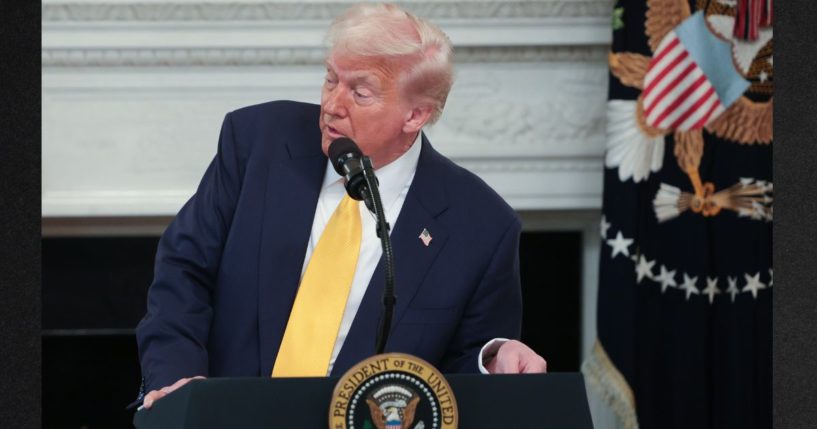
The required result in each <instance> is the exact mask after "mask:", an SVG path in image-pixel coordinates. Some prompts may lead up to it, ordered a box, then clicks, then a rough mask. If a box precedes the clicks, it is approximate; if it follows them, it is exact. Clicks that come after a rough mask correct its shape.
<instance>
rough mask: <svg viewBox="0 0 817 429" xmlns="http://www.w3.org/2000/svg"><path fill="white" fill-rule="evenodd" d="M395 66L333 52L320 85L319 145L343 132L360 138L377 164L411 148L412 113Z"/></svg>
mask: <svg viewBox="0 0 817 429" xmlns="http://www.w3.org/2000/svg"><path fill="white" fill-rule="evenodd" d="M401 95H402V94H401V91H400V88H399V85H398V83H397V74H396V72H394V71H392V70H389V69H388V68H387V67H385V66H384V64H382V63H380V62H377V61H375V60H372V59H365V58H360V57H357V58H355V57H345V56H342V55H337V54H335V55H331V56H330V57H329V59H327V61H326V79H325V81H324V83H323V89H322V91H321V117H320V127H321V135H322V139H321V148H322V149H323V152H324V154H328V151H329V144H330V143H332V142H333V141H334V140H335V139H337V138H339V137H348V138H350V139H352V140H354V141H355V143H357V145H358V146H359V147H360V150H361V151H362V152H363V154H364V155H367V156H369V157H371V159H372V162H373V163H374V166H375V168H379V167H382V166H384V165H386V164H388V163H390V162H391V161H394V160H395V159H397V158H398V157H399V156H400V155H402V154H403V153H404V152H405V151H407V150H408V149H409V147H410V146H411V143H412V141H413V140H411V138H413V137H414V135H416V134H414V132H411V133H409V134H407V133H406V131H411V130H404V126H405V123H406V120H407V119H408V118H409V116H410V114H411V108H410V106H409V104H408V103H407V102H406V101H405V100H404V97H402V96H401Z"/></svg>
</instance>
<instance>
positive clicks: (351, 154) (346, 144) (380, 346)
mask: <svg viewBox="0 0 817 429" xmlns="http://www.w3.org/2000/svg"><path fill="white" fill-rule="evenodd" d="M329 159H330V161H331V162H332V166H333V167H334V168H335V171H336V172H337V173H338V174H340V175H341V176H343V178H344V179H346V180H345V182H346V183H345V186H346V192H347V193H348V194H349V196H350V197H351V198H354V199H355V200H358V201H360V200H363V201H364V202H365V203H366V207H367V208H368V209H369V211H371V212H372V213H373V214H374V215H375V218H376V219H377V227H376V228H375V230H376V232H377V236H378V237H379V238H380V245H381V247H382V248H383V257H384V262H385V273H386V285H385V288H384V289H383V314H382V317H381V319H380V329H378V331H377V340H376V343H375V354H381V353H383V352H384V350H385V348H386V342H387V341H388V339H389V332H390V331H391V322H392V318H393V316H394V305H395V304H396V303H397V297H396V296H395V295H394V278H395V276H394V251H393V249H392V245H391V238H390V237H389V224H388V222H386V215H385V212H384V210H383V203H382V202H381V201H380V190H379V189H378V181H377V176H375V174H374V167H373V166H372V161H371V160H370V159H369V157H368V156H364V155H363V152H361V151H360V148H358V146H357V144H356V143H355V142H354V141H352V140H351V139H349V138H346V137H341V138H339V139H335V140H334V141H332V143H331V144H330V145H329Z"/></svg>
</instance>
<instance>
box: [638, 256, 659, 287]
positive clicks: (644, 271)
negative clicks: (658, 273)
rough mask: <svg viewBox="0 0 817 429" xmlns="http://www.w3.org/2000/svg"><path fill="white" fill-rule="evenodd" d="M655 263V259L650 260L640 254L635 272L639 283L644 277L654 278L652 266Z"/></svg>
mask: <svg viewBox="0 0 817 429" xmlns="http://www.w3.org/2000/svg"><path fill="white" fill-rule="evenodd" d="M654 265H655V260H652V261H648V260H647V259H646V258H645V257H644V255H639V260H638V265H636V266H635V273H636V275H637V276H638V278H637V279H636V281H635V282H636V283H637V284H641V280H643V279H644V277H646V278H648V279H652V277H653V276H652V267H653V266H654Z"/></svg>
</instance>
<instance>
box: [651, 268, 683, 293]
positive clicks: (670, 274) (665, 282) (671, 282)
mask: <svg viewBox="0 0 817 429" xmlns="http://www.w3.org/2000/svg"><path fill="white" fill-rule="evenodd" d="M653 280H655V281H656V282H658V283H661V293H664V292H665V291H666V290H667V286H669V287H675V286H678V283H675V270H672V271H667V268H666V267H665V266H663V265H661V274H659V275H658V277H656V278H654V279H653Z"/></svg>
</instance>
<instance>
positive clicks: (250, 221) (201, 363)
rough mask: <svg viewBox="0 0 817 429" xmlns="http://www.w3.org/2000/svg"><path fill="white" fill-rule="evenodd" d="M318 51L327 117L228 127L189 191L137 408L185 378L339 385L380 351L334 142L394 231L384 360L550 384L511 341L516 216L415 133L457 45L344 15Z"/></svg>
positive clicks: (230, 118)
mask: <svg viewBox="0 0 817 429" xmlns="http://www.w3.org/2000/svg"><path fill="white" fill-rule="evenodd" d="M328 40H329V43H330V49H329V54H328V56H327V60H326V66H327V74H326V80H325V82H324V85H323V89H322V95H321V105H320V106H315V105H309V104H303V103H296V102H288V101H280V102H272V103H266V104H261V105H257V106H250V107H246V108H243V109H239V110H237V111H234V112H232V113H230V114H228V115H227V116H226V118H225V120H224V124H223V126H222V130H221V136H220V139H219V146H218V151H217V154H216V156H215V158H214V160H213V162H212V163H211V164H210V166H209V167H208V169H207V171H206V172H205V174H204V177H203V178H202V181H201V184H200V185H199V187H198V189H197V191H196V194H195V195H194V196H193V197H192V198H191V199H190V200H189V201H188V202H187V204H185V206H184V207H183V208H182V209H181V211H180V212H179V214H178V215H177V217H176V219H175V220H174V221H173V222H172V223H171V225H170V226H169V227H168V229H167V230H166V231H165V233H164V234H163V236H162V239H161V241H160V243H159V248H158V251H157V256H156V266H155V277H154V281H153V284H152V285H151V288H150V291H149V295H148V313H147V315H146V316H145V317H144V319H143V320H142V322H141V323H140V324H139V326H138V328H137V340H138V343H139V353H140V361H141V366H142V372H143V375H144V377H145V381H144V387H145V390H147V391H150V393H148V394H147V395H146V396H145V398H144V403H145V406H147V407H149V406H151V405H152V403H153V401H155V400H156V399H158V398H161V397H162V396H164V395H166V394H167V393H169V392H172V391H173V390H175V389H176V388H178V387H179V386H181V385H183V384H184V383H186V382H187V381H188V380H190V379H192V378H194V377H207V376H269V375H272V376H315V375H327V374H332V375H340V374H342V373H343V372H344V371H346V370H347V369H348V368H350V367H351V366H352V365H354V364H355V363H356V362H358V361H359V360H362V359H363V358H365V357H368V356H370V355H371V354H373V353H374V341H375V336H376V327H377V326H378V318H379V316H380V313H381V311H380V296H381V293H382V290H383V284H384V276H383V266H382V260H381V259H382V258H381V250H380V243H379V239H378V238H377V237H376V235H375V233H374V221H373V220H372V219H371V217H370V216H369V214H368V212H367V211H366V208H365V206H364V205H362V204H358V203H357V202H355V201H353V200H351V199H349V198H348V197H344V189H343V182H342V179H341V177H340V176H338V175H337V174H336V173H335V172H334V170H333V169H332V167H331V165H330V164H329V162H328V161H327V157H326V154H327V151H328V147H329V145H330V143H331V142H332V141H334V140H335V139H337V138H340V137H348V138H351V139H352V140H354V141H355V142H357V144H358V145H359V146H360V149H361V150H362V152H363V153H364V154H366V155H368V156H369V157H370V158H371V159H372V161H373V164H374V166H375V168H376V174H377V176H378V179H379V181H380V186H381V193H382V197H383V198H382V199H383V205H384V211H385V214H386V217H387V220H388V222H389V223H390V225H392V227H393V228H392V233H391V239H392V242H393V247H394V254H395V258H396V273H397V281H396V294H397V297H398V301H397V307H396V310H395V315H394V322H393V328H392V331H391V335H390V338H389V342H388V343H387V345H386V351H387V352H405V353H410V354H413V355H416V356H419V357H421V358H423V359H425V360H427V361H429V362H430V363H432V364H433V365H435V366H437V367H438V368H439V369H440V370H442V371H443V372H478V371H482V372H496V373H515V372H543V371H545V361H544V359H542V358H541V357H540V356H538V355H536V354H535V353H534V352H533V351H532V350H530V349H529V348H527V347H526V346H525V345H524V344H522V343H520V342H518V341H515V340H512V339H513V338H517V337H518V336H519V332H520V325H521V311H522V310H521V291H520V283H519V259H518V242H519V234H520V221H519V219H518V217H517V216H516V214H515V213H514V211H513V210H512V209H511V208H510V207H509V206H508V205H507V204H506V203H505V202H504V201H503V200H502V199H501V198H500V197H499V196H498V195H497V194H496V193H495V192H494V191H493V190H491V189H490V188H489V187H488V186H487V185H486V184H485V183H484V182H483V181H482V180H480V179H479V178H477V177H476V176H474V175H473V174H471V173H470V172H468V171H466V170H464V169H462V168H460V167H458V166H456V165H455V164H453V163H452V162H451V161H449V160H448V159H446V158H445V157H443V156H442V155H440V154H439V153H437V152H436V151H435V150H434V149H433V148H432V147H431V144H430V143H429V141H428V139H426V138H425V136H424V135H423V134H422V128H423V126H425V125H427V124H431V123H433V122H434V121H436V120H437V118H438V117H439V115H440V114H441V113H442V109H443V106H444V104H445V99H446V97H447V95H448V91H449V89H450V87H451V84H452V82H453V78H452V69H451V54H452V48H451V44H450V41H449V40H448V38H447V37H446V36H445V34H443V33H442V31H440V30H439V29H438V28H437V27H435V26H433V25H432V24H430V23H428V22H426V21H425V20H422V19H419V18H416V17H414V16H412V15H410V14H407V13H406V12H403V11H402V10H400V9H398V8H396V7H394V6H391V5H368V6H356V7H353V8H351V9H350V10H349V11H348V12H347V13H346V14H344V15H343V16H341V17H340V18H339V19H337V20H336V21H335V22H334V23H333V25H332V27H331V28H330V32H329V37H328ZM344 210H345V211H344ZM341 213H346V214H341ZM344 216H345V217H344ZM342 222H346V223H342ZM339 225H340V226H339ZM347 225H354V227H351V226H347ZM349 231H353V232H352V233H349ZM335 234H347V235H351V236H352V238H353V239H349V238H348V237H347V238H344V239H342V240H336V241H338V242H341V243H343V245H349V244H350V243H351V244H353V246H352V247H349V248H351V249H353V250H351V251H346V250H343V251H341V250H339V249H340V248H338V247H331V246H332V245H331V243H332V242H333V241H332V240H333V238H330V236H332V237H334V235H335ZM352 242H353V243H352ZM343 258H351V259H349V261H350V262H342V263H340V265H339V266H338V267H334V266H333V265H332V264H334V263H337V262H338V260H342V261H345V260H346V259H343ZM326 271H331V273H327V272H326ZM341 272H343V273H341ZM339 278H340V279H339ZM322 288H323V289H322ZM324 296H326V297H327V298H326V299H322V298H323V297H324ZM325 301H329V302H328V303H327V302H325ZM332 301H335V302H334V303H333V302H332ZM323 333H328V335H324V334H323ZM508 339H511V340H508Z"/></svg>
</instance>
